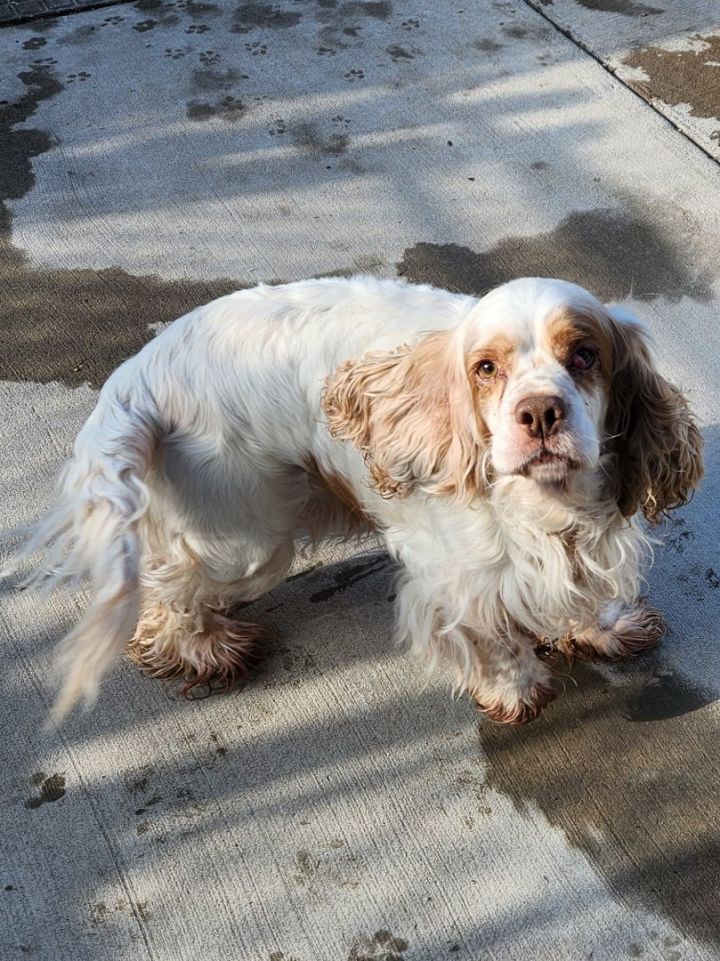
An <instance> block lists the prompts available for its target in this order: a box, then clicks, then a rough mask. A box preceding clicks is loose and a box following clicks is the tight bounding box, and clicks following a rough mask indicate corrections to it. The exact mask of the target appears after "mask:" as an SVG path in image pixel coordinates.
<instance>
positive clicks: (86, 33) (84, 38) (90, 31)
mask: <svg viewBox="0 0 720 961" xmlns="http://www.w3.org/2000/svg"><path fill="white" fill-rule="evenodd" d="M96 29H99V28H96V27H95V25H94V24H92V23H85V24H82V25H81V26H79V27H75V29H74V30H71V31H70V32H69V33H65V34H63V35H62V36H60V37H56V38H55V43H56V44H57V45H58V46H60V47H67V46H71V47H72V46H81V45H82V44H84V43H87V42H88V41H89V40H92V39H93V37H94V36H95V33H96Z"/></svg>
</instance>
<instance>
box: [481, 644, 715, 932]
mask: <svg viewBox="0 0 720 961" xmlns="http://www.w3.org/2000/svg"><path fill="white" fill-rule="evenodd" d="M614 673H615V677H614V678H613V679H612V681H608V680H607V679H606V677H605V676H604V675H602V674H600V673H599V672H598V671H597V670H595V669H594V668H592V667H591V666H589V665H584V664H578V665H576V666H575V669H574V670H573V677H574V679H575V681H576V682H577V688H573V687H570V686H569V685H568V690H567V692H566V693H565V694H564V695H563V697H561V698H560V699H559V700H558V701H556V702H555V703H553V705H552V706H551V707H550V708H548V709H547V711H546V712H545V713H544V714H543V715H542V716H541V717H540V719H539V720H538V721H536V722H535V723H533V724H531V725H529V726H528V727H527V728H520V729H510V728H507V727H503V726H501V725H493V724H489V723H486V722H481V724H480V728H479V736H480V741H481V743H482V747H483V751H484V754H485V756H486V758H487V764H488V786H489V787H492V788H494V789H495V790H497V791H500V792H502V793H503V794H504V795H506V796H508V797H509V798H511V799H512V801H513V803H514V804H515V806H516V808H517V809H518V810H519V811H521V812H528V813H529V812H531V811H532V810H534V809H536V808H539V809H540V810H541V811H542V812H543V814H544V815H545V817H546V818H547V820H548V821H549V822H550V823H551V824H552V825H553V826H555V827H557V828H560V829H561V830H562V831H563V832H564V833H565V835H566V837H567V838H568V840H569V841H570V842H571V843H572V844H573V845H574V846H575V847H577V848H579V849H580V850H581V851H582V852H583V854H584V855H585V856H586V857H587V858H588V860H589V861H590V862H591V863H592V864H593V865H594V866H595V867H596V869H597V870H598V871H599V872H600V874H601V875H602V876H603V878H604V879H605V881H606V883H607V884H608V886H609V887H610V889H611V890H612V891H613V893H614V894H615V896H617V897H618V898H620V899H622V900H623V901H625V903H627V904H628V905H632V906H633V907H634V906H635V905H637V904H638V903H640V904H642V905H643V906H644V907H645V908H646V909H647V910H648V911H650V912H653V913H664V914H665V915H666V916H668V917H669V918H670V919H671V921H672V922H673V923H674V924H675V925H676V926H677V927H679V928H680V929H681V930H682V931H683V932H684V933H686V934H687V935H689V936H692V937H694V938H697V939H699V940H702V941H704V942H707V943H710V944H713V945H716V944H720V911H718V887H719V885H720V836H719V835H718V829H717V825H718V823H720V793H718V790H717V784H718V776H719V775H720V770H719V767H718V758H717V751H716V749H715V745H716V743H717V731H716V723H715V722H714V720H713V717H711V714H712V712H709V711H703V710H700V708H702V707H703V706H704V705H706V704H708V703H710V702H711V701H712V698H710V697H707V696H705V695H704V694H703V693H702V692H701V691H699V690H697V689H695V688H694V687H693V686H692V685H691V684H690V683H689V682H688V681H687V680H684V679H683V678H682V677H680V676H679V675H678V674H677V673H676V672H674V671H673V670H671V669H670V668H668V667H664V666H662V663H658V658H657V655H655V656H652V655H650V656H648V657H646V658H644V659H642V660H639V661H637V662H635V663H632V664H628V665H623V666H622V667H620V668H618V669H617V670H616V671H615V672H614ZM640 722H642V723H640Z"/></svg>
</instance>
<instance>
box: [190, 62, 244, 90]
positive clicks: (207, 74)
mask: <svg viewBox="0 0 720 961" xmlns="http://www.w3.org/2000/svg"><path fill="white" fill-rule="evenodd" d="M241 79H247V75H246V74H241V73H240V71H239V70H235V69H234V68H233V67H228V68H227V69H226V70H216V69H214V68H213V67H201V68H198V69H197V70H193V72H192V76H191V77H190V87H191V89H192V90H193V91H194V92H195V93H207V92H208V91H215V90H231V89H232V88H233V87H234V86H235V84H236V83H237V82H238V81H239V80H241Z"/></svg>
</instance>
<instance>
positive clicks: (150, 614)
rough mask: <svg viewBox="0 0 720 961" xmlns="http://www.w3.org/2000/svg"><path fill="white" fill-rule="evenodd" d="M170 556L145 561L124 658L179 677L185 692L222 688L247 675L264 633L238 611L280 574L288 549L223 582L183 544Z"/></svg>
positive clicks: (157, 672)
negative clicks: (138, 607) (136, 613)
mask: <svg viewBox="0 0 720 961" xmlns="http://www.w3.org/2000/svg"><path fill="white" fill-rule="evenodd" d="M216 547H217V545H216ZM172 553H173V557H172V560H170V561H168V560H165V561H164V562H163V561H161V560H160V559H158V560H157V562H152V561H151V562H150V564H149V566H148V568H147V569H146V571H145V573H144V575H143V578H142V594H143V603H142V609H141V614H140V620H139V622H138V626H137V630H136V631H135V634H134V636H133V637H132V639H131V641H130V644H129V647H128V653H129V656H130V658H131V660H132V661H134V662H135V664H137V665H138V667H140V669H141V670H142V671H143V672H144V673H146V674H147V675H149V676H151V677H163V678H172V677H174V678H178V679H181V680H183V681H184V687H183V691H185V692H187V691H189V690H191V689H192V688H194V687H196V686H198V685H207V686H208V687H210V688H211V689H214V690H228V689H229V688H231V687H232V686H234V685H235V684H236V683H237V682H239V681H242V680H244V679H246V678H247V677H248V676H249V675H250V674H251V673H252V671H253V668H254V666H255V664H256V663H257V661H258V660H259V659H260V657H261V653H262V651H261V646H262V641H263V639H264V638H265V637H266V636H267V631H266V630H265V629H264V628H263V627H261V626H260V625H259V624H255V623H252V622H250V621H248V620H245V619H244V618H243V616H242V610H241V607H242V605H243V603H247V602H249V601H253V600H255V599H256V598H258V597H261V596H262V595H263V594H264V593H266V592H267V591H268V590H270V589H271V588H272V587H274V586H275V585H276V584H277V583H279V582H280V581H281V580H282V579H283V578H284V577H285V575H286V573H287V571H288V569H289V567H290V564H291V563H292V558H293V553H294V549H293V544H292V542H289V543H286V544H283V545H281V546H280V547H277V548H275V549H274V550H272V551H271V552H270V553H269V556H268V557H267V559H266V560H265V562H264V563H262V564H260V565H257V564H252V565H247V564H246V565H240V564H238V571H237V574H238V576H237V577H236V578H234V579H231V580H225V581H221V580H218V579H217V578H216V577H215V576H213V572H212V570H211V569H210V568H209V566H208V564H207V562H206V560H205V559H204V558H203V557H202V556H199V555H198V553H197V552H196V551H195V550H193V549H192V548H190V546H189V545H188V544H187V543H178V544H175V545H174V550H173V552H172Z"/></svg>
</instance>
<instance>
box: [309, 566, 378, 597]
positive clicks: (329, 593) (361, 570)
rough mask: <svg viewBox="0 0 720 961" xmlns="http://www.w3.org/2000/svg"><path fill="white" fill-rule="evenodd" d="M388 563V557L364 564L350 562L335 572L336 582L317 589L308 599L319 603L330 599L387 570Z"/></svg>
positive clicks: (334, 578)
mask: <svg viewBox="0 0 720 961" xmlns="http://www.w3.org/2000/svg"><path fill="white" fill-rule="evenodd" d="M387 564H388V560H387V558H386V557H381V558H374V559H373V560H371V561H369V562H367V563H364V564H350V565H348V566H345V567H342V568H341V569H340V570H339V571H338V572H337V573H336V574H333V580H334V581H335V583H334V584H333V586H332V587H326V588H325V589H324V590H322V591H316V592H315V593H314V594H311V595H310V597H309V598H308V600H309V601H310V603H311V604H317V603H318V602H320V601H329V600H330V598H331V597H334V596H335V595H336V594H342V593H343V591H346V590H347V589H348V588H349V587H353V586H354V585H355V584H358V583H359V582H360V581H364V580H365V579H366V578H368V577H372V576H373V575H374V574H379V573H380V571H383V570H385V568H386V567H387Z"/></svg>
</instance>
